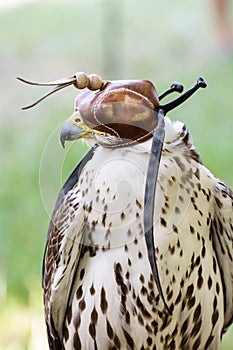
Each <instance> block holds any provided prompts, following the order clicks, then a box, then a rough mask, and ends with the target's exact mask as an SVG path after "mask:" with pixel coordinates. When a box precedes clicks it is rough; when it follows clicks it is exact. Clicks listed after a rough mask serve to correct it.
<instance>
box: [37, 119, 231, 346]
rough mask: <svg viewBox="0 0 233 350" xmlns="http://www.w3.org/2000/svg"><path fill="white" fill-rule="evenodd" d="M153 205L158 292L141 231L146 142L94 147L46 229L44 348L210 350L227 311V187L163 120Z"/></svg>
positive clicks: (176, 126) (182, 133)
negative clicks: (163, 132) (75, 182)
mask: <svg viewBox="0 0 233 350" xmlns="http://www.w3.org/2000/svg"><path fill="white" fill-rule="evenodd" d="M165 119H166V121H165V125H166V129H165V142H164V147H163V151H162V157H161V162H160V168H159V174H158V183H157V191H156V197H155V203H156V205H155V210H154V244H155V252H156V260H157V264H158V271H159V276H160V280H161V285H162V288H163V292H164V296H165V299H166V302H167V304H168V306H169V308H170V309H171V310H172V311H173V315H172V316H170V315H169V314H168V313H167V311H166V310H165V309H164V304H163V302H162V300H161V298H160V295H159V293H158V291H157V288H156V285H155V282H154V280H153V275H152V272H151V268H150V264H149V262H148V257H147V250H146V244H145V237H144V232H143V198H144V185H145V177H146V169H147V164H148V159H149V152H150V142H151V141H146V142H144V143H142V144H140V145H137V146H132V147H128V148H121V149H114V150H112V149H105V148H103V147H101V146H100V147H98V148H97V150H96V151H95V154H94V156H93V158H92V159H91V160H90V161H89V162H88V163H87V164H86V166H85V167H84V169H83V171H82V173H81V176H80V178H79V182H78V183H77V185H76V187H75V188H73V189H72V190H71V191H70V192H69V193H68V194H67V195H66V197H65V198H64V200H63V203H62V205H61V206H60V208H59V209H58V210H57V213H56V214H55V216H54V219H53V223H52V225H51V229H50V233H49V240H48V247H47V253H46V260H45V273H44V303H45V314H46V324H47V331H48V339H49V346H50V349H52V350H55V349H56V350H59V349H66V350H68V349H69V350H70V349H81V350H82V349H85V350H87V349H99V350H100V349H101V350H108V349H122V350H128V349H135V350H145V349H157V350H162V349H164V350H165V349H170V350H174V349H183V350H188V349H196V350H197V349H199V350H203V349H212V350H217V349H219V347H220V342H221V338H222V335H223V333H224V332H225V331H226V330H227V328H228V327H229V326H230V324H231V323H232V315H233V285H232V283H233V277H232V275H233V249H232V248H233V247H232V245H233V240H232V238H233V236H232V192H231V190H230V189H229V188H228V187H227V186H226V185H225V184H224V183H223V182H221V181H220V180H218V179H216V178H215V177H214V176H213V175H212V174H211V173H210V171H209V170H208V169H206V168H205V167H204V166H203V165H202V163H201V160H200V157H199V155H198V153H197V152H196V150H195V148H194V146H193V144H192V140H191V137H190V134H189V132H188V130H187V128H186V127H185V126H184V125H183V124H182V123H180V122H176V123H172V122H171V121H170V120H169V119H168V118H165Z"/></svg>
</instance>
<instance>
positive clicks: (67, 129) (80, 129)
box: [60, 111, 105, 147]
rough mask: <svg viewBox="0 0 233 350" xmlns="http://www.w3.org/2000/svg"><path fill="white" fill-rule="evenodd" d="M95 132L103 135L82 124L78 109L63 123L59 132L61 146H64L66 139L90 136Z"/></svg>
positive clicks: (71, 139) (72, 139)
mask: <svg viewBox="0 0 233 350" xmlns="http://www.w3.org/2000/svg"><path fill="white" fill-rule="evenodd" d="M95 134H101V135H105V133H103V132H100V131H97V130H94V129H91V128H89V127H88V126H87V125H86V124H84V122H83V120H82V117H81V115H80V113H79V111H77V112H75V113H74V114H72V115H71V117H70V118H69V119H68V120H67V121H66V122H65V123H64V124H63V126H62V128H61V132H60V141H61V144H62V147H65V142H66V141H74V140H78V139H81V138H83V139H84V138H92V137H94V136H95Z"/></svg>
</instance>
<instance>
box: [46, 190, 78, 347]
mask: <svg viewBox="0 0 233 350" xmlns="http://www.w3.org/2000/svg"><path fill="white" fill-rule="evenodd" d="M83 222H84V220H83V207H82V204H81V202H80V198H79V195H78V191H77V190H75V189H74V190H71V191H70V192H68V194H67V195H66V196H65V198H64V200H63V202H62V204H61V205H60V207H59V208H58V210H57V212H56V213H55V215H54V218H53V221H52V223H51V225H50V231H49V234H48V237H49V238H48V244H47V250H46V254H45V264H44V278H43V289H44V307H45V319H46V326H47V333H48V341H49V346H50V349H51V350H60V349H63V347H62V343H61V341H60V336H59V333H60V332H61V328H62V326H63V320H64V317H65V311H66V307H67V302H68V297H69V290H68V289H69V288H70V287H71V284H72V275H73V274H74V272H75V269H76V267H77V266H75V264H74V261H77V263H78V259H76V258H74V257H77V256H78V255H79V252H80V246H81V239H82V226H83ZM72 226H74V228H72ZM71 228H72V229H71ZM71 236H72V237H71ZM74 243H77V244H74ZM68 245H69V248H68V249H69V254H67V246H68ZM71 255H72V256H73V259H71ZM70 264H73V265H72V266H71V265H70ZM64 283H65V286H66V292H65V293H64V292H63V293H62V298H60V296H59V293H60V292H59V291H60V290H62V289H63V288H62V284H63V285H64ZM63 291H64V290H63ZM59 304H60V305H59Z"/></svg>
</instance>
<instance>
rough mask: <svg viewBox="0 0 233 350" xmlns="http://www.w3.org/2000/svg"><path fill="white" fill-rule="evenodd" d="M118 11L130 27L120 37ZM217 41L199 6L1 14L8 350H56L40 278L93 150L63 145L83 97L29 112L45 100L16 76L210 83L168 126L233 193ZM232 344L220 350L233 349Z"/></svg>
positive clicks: (0, 258)
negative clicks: (67, 191) (183, 130)
mask: <svg viewBox="0 0 233 350" xmlns="http://www.w3.org/2000/svg"><path fill="white" fill-rule="evenodd" d="M117 8H118V10H119V9H121V11H119V12H118V16H120V15H121V16H122V17H121V18H120V19H119V18H118V20H119V26H120V28H114V26H113V25H112V26H111V23H113V22H111V16H113V17H114V13H115V14H116V12H115V11H116V9H117ZM0 11H1V7H0ZM106 11H108V12H106ZM232 13H233V11H232ZM116 21H117V20H116V18H115V22H116ZM215 37H216V33H215V28H214V26H213V22H212V17H211V14H210V13H209V9H208V8H207V4H206V3H203V2H202V1H201V0H196V1H195V2H193V1H185V0H182V1H178V0H174V1H173V2H172V5H171V4H170V2H164V1H158V2H154V1H153V0H145V1H144V2H143V4H142V3H141V2H139V1H133V0H126V1H122V0H109V1H107V0H93V1H91V0H89V1H84V0H83V1H38V2H37V1H34V2H33V3H31V4H30V3H29V4H27V5H24V6H19V3H18V6H17V7H16V8H12V9H11V10H8V11H7V10H5V11H2V12H0V44H1V51H0V73H1V82H0V96H1V100H0V108H1V109H0V112H1V113H0V123H1V129H0V133H1V135H0V150H1V164H2V166H1V171H0V183H1V184H2V185H1V187H0V199H1V201H0V226H1V231H0V240H1V246H0V266H1V268H0V323H1V329H0V349H1V350H2V349H8V350H11V349H12V350H21V349H30V350H35V349H46V348H47V346H46V340H45V334H44V332H45V331H44V326H43V322H44V321H43V315H42V293H41V282H40V278H41V277H40V275H41V260H42V254H43V247H44V242H45V236H46V232H47V227H48V222H49V215H50V213H51V211H52V206H53V203H54V201H55V198H56V194H57V192H58V190H59V188H60V186H61V183H62V182H63V181H64V179H65V178H66V177H67V176H68V174H69V173H70V171H71V170H72V169H73V168H74V166H75V165H76V163H77V162H78V160H79V159H80V158H81V155H82V154H83V153H84V152H85V150H86V147H85V146H84V145H83V144H80V142H76V143H74V144H72V145H70V146H69V147H67V149H66V150H65V151H64V150H63V149H62V148H61V147H60V145H59V126H60V125H61V123H62V122H63V121H64V120H65V119H66V117H67V116H69V114H70V113H71V112H72V108H73V100H74V97H75V95H76V91H75V90H74V89H72V88H70V89H67V90H66V91H65V90H64V92H62V93H58V94H57V95H55V96H53V97H51V98H49V99H48V100H46V102H44V103H42V104H41V105H39V106H37V107H35V108H34V109H32V110H30V111H25V112H23V111H20V107H21V106H22V105H25V104H27V103H30V102H31V101H33V100H35V99H36V98H38V96H40V94H42V93H44V91H45V90H44V89H42V88H35V87H34V88H33V87H28V86H23V85H21V84H20V83H19V82H17V81H16V79H15V77H16V76H18V75H19V76H23V77H25V78H28V79H31V80H38V81H49V80H53V79H58V78H60V77H65V76H69V75H70V74H73V73H74V72H76V71H87V72H89V73H91V72H96V73H99V74H101V75H102V76H103V77H104V78H106V79H116V78H118V79H127V78H133V79H140V78H146V79H150V80H152V81H153V82H154V83H155V85H156V86H157V88H158V91H159V92H162V91H163V90H164V89H165V88H167V86H168V85H170V83H171V82H173V81H174V80H178V81H180V82H182V83H184V84H185V86H186V87H189V86H191V85H192V84H193V83H194V80H195V79H196V77H197V76H199V75H203V76H204V77H205V78H206V80H207V82H208V89H206V90H204V91H201V92H199V93H197V94H196V95H195V96H194V97H193V98H192V100H190V101H189V102H188V103H186V104H185V105H182V107H180V108H178V109H177V110H175V111H174V112H173V113H171V114H170V117H171V118H172V119H173V120H176V119H180V120H182V121H184V122H185V123H186V124H187V125H188V127H189V129H190V131H191V133H192V135H193V139H194V143H195V145H196V147H197V149H198V151H199V152H200V154H201V156H202V159H203V161H204V163H205V165H206V166H207V167H208V168H209V169H210V170H211V171H212V172H213V173H214V174H215V175H216V176H218V177H220V178H221V179H223V180H224V181H226V182H227V183H228V184H229V185H231V186H232V185H233V179H232V171H233V157H232V130H233V118H232V109H233V108H232V107H233V100H232V97H231V94H232V86H233V53H231V55H224V53H221V52H219V50H218V47H217V44H216V40H215ZM115 46H116V47H115ZM113 54H114V57H113ZM111 68H112V69H111ZM231 333H232V332H231ZM231 333H229V334H227V335H226V337H225V338H224V344H223V346H222V348H221V349H222V350H229V349H231V348H232V341H233V335H232V334H231Z"/></svg>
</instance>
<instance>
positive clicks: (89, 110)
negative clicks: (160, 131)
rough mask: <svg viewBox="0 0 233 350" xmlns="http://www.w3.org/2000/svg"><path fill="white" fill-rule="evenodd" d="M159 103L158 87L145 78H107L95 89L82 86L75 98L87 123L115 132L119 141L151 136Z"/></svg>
mask: <svg viewBox="0 0 233 350" xmlns="http://www.w3.org/2000/svg"><path fill="white" fill-rule="evenodd" d="M158 106H159V99H158V96H157V91H156V89H155V87H154V85H153V84H152V83H151V82H150V81H148V80H121V81H112V82H107V83H105V84H104V85H103V86H102V88H101V89H99V90H97V91H91V90H89V89H85V90H84V91H83V92H82V93H81V94H80V95H78V96H77V98H76V100H75V109H76V110H79V112H80V114H81V116H82V119H83V122H84V123H85V124H86V125H88V126H89V127H90V128H92V129H94V130H98V131H102V132H105V133H107V134H110V135H112V136H116V137H117V138H118V139H119V142H120V143H121V144H122V143H123V144H124V141H125V142H127V141H128V140H132V141H137V142H143V141H145V140H147V139H148V138H150V137H152V132H153V130H154V129H155V128H156V126H157V118H156V116H155V113H154V111H155V109H156V108H157V107H158Z"/></svg>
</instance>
